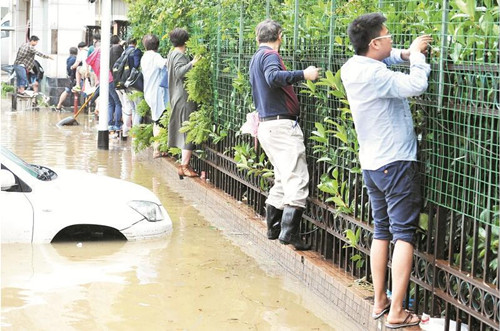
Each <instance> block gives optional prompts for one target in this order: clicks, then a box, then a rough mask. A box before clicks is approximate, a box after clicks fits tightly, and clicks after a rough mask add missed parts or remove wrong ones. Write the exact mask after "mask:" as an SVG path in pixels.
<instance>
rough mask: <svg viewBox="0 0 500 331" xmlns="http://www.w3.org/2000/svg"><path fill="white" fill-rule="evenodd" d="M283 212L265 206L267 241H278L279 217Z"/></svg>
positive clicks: (270, 206) (267, 205)
mask: <svg viewBox="0 0 500 331" xmlns="http://www.w3.org/2000/svg"><path fill="white" fill-rule="evenodd" d="M282 215H283V210H281V209H278V208H276V207H274V206H272V205H269V204H266V222H267V239H269V240H275V239H278V237H279V235H280V231H281V216H282Z"/></svg>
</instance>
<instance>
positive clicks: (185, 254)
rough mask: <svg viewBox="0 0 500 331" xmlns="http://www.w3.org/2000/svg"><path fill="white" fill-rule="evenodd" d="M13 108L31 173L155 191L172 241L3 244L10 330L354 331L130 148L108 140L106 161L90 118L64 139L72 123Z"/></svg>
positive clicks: (8, 120)
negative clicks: (88, 177) (104, 178)
mask: <svg viewBox="0 0 500 331" xmlns="http://www.w3.org/2000/svg"><path fill="white" fill-rule="evenodd" d="M8 106H9V105H8V103H7V102H6V100H5V99H3V100H2V113H1V143H2V145H3V146H5V147H7V148H9V149H10V150H12V151H13V152H14V153H16V154H17V155H19V156H20V157H21V158H23V159H25V160H26V161H28V162H30V163H37V164H43V165H46V166H49V167H65V168H70V169H81V170H85V171H88V172H92V173H98V174H103V175H108V176H112V177H117V178H121V179H124V180H128V181H132V182H135V183H138V184H140V185H143V186H145V187H147V188H149V189H151V190H153V191H154V192H155V193H156V195H157V196H158V197H159V198H160V200H161V201H162V203H163V205H164V206H165V207H166V209H167V211H168V213H169V214H170V217H171V219H172V222H173V232H172V233H171V234H169V235H167V236H166V237H165V238H162V239H160V240H154V241H142V242H104V243H96V242H94V243H83V245H77V243H64V244H43V245H30V244H3V245H2V246H1V258H2V259H1V268H2V270H1V283H2V296H1V300H2V301H1V309H2V312H1V327H2V329H3V330H353V329H354V328H351V325H350V323H349V322H348V321H345V320H342V319H341V318H340V317H339V316H338V315H337V314H332V312H331V310H330V308H331V307H325V304H324V303H323V302H321V301H320V300H319V299H318V298H315V297H314V296H312V295H311V294H309V293H308V292H307V291H305V290H304V289H303V288H302V287H301V286H300V284H299V283H298V282H297V281H296V280H294V279H292V278H290V277H287V276H286V275H283V274H282V273H281V272H279V271H278V268H277V267H276V266H275V264H274V263H273V262H272V261H265V258H264V259H261V260H259V259H257V260H256V259H254V258H253V257H250V256H249V255H247V254H245V253H243V252H242V250H241V249H240V248H239V247H237V246H235V245H234V244H233V243H232V242H231V241H229V240H228V239H227V238H226V237H224V235H223V234H222V233H221V232H220V231H218V230H217V229H216V228H214V227H213V226H211V225H210V223H209V222H208V221H207V220H205V219H203V217H201V216H200V215H199V214H198V212H197V210H196V209H195V208H194V207H193V206H191V205H189V204H187V203H186V202H185V201H183V199H182V198H181V197H180V196H178V195H177V194H175V193H173V192H172V191H170V190H169V187H168V183H167V182H163V181H162V180H161V177H160V176H156V175H155V173H154V172H153V171H152V170H151V169H150V168H149V167H148V164H146V163H140V162H138V161H134V157H133V153H132V151H131V142H130V141H126V142H124V141H120V140H118V139H110V148H109V151H102V150H98V149H97V138H96V136H97V135H96V129H95V125H96V123H95V120H94V118H93V117H91V116H88V115H85V114H81V115H80V116H79V118H78V121H79V123H80V125H79V126H72V127H62V128H58V127H56V126H55V124H56V123H57V122H58V121H59V120H61V119H63V118H65V117H67V116H70V115H71V113H55V112H51V111H50V110H44V109H42V110H41V111H39V112H35V111H24V112H12V111H10V109H9V107H8ZM109 194H110V195H111V194H113V187H110V188H109ZM86 198H87V197H85V196H77V197H74V203H75V204H86V203H87V199H86ZM88 207H89V208H92V206H90V205H89V206H88Z"/></svg>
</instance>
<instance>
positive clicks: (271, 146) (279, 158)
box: [257, 120, 309, 209]
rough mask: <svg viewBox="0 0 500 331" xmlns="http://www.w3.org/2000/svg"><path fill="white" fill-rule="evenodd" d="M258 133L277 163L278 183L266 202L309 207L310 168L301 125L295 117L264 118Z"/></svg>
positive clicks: (265, 147) (273, 204) (276, 181)
mask: <svg viewBox="0 0 500 331" xmlns="http://www.w3.org/2000/svg"><path fill="white" fill-rule="evenodd" d="M257 136H258V138H259V142H260V144H261V146H262V148H263V149H264V151H265V152H266V154H267V156H268V158H269V160H270V161H271V163H272V164H273V166H274V186H273V187H272V188H271V190H270V191H269V196H268V198H267V200H266V203H268V204H270V205H272V206H274V207H275V208H278V209H283V208H284V205H290V206H295V207H301V208H305V206H306V199H307V197H308V196H309V171H308V170H307V162H306V153H305V146H304V134H303V133H302V130H301V128H300V126H299V125H298V123H296V122H295V121H293V120H273V121H265V122H260V123H259V129H258V134H257Z"/></svg>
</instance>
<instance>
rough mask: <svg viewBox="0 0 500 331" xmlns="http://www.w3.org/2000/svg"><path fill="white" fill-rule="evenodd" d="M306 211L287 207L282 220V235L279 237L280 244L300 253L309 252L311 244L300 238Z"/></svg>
mask: <svg viewBox="0 0 500 331" xmlns="http://www.w3.org/2000/svg"><path fill="white" fill-rule="evenodd" d="M303 212H304V209H302V208H294V207H290V206H285V209H284V210H283V217H282V218H281V233H280V235H279V239H280V243H282V244H284V245H288V244H290V245H292V246H293V247H294V248H295V249H296V250H298V251H308V250H310V249H311V244H308V243H306V242H304V241H303V240H302V238H300V234H299V231H300V221H301V220H302V213H303Z"/></svg>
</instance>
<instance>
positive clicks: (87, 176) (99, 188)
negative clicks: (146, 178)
mask: <svg viewBox="0 0 500 331" xmlns="http://www.w3.org/2000/svg"><path fill="white" fill-rule="evenodd" d="M54 170H55V172H56V173H57V176H58V177H57V178H56V179H54V180H53V181H50V182H47V183H50V184H51V185H54V188H55V189H56V190H57V191H59V192H60V193H61V194H62V195H64V196H65V197H67V198H69V199H74V198H79V197H81V198H84V197H90V196H92V197H93V199H92V200H93V201H95V200H97V201H102V202H104V203H106V204H108V206H109V203H110V201H117V200H121V201H123V202H128V201H131V200H145V201H151V202H155V203H157V204H161V202H160V200H159V199H158V198H157V197H156V195H154V194H153V193H152V192H151V191H150V190H149V189H147V188H145V187H143V186H141V185H138V184H135V183H132V182H127V181H124V180H120V179H116V178H112V177H108V176H104V175H97V174H92V173H88V172H85V171H82V170H66V169H54ZM110 207H112V206H110Z"/></svg>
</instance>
